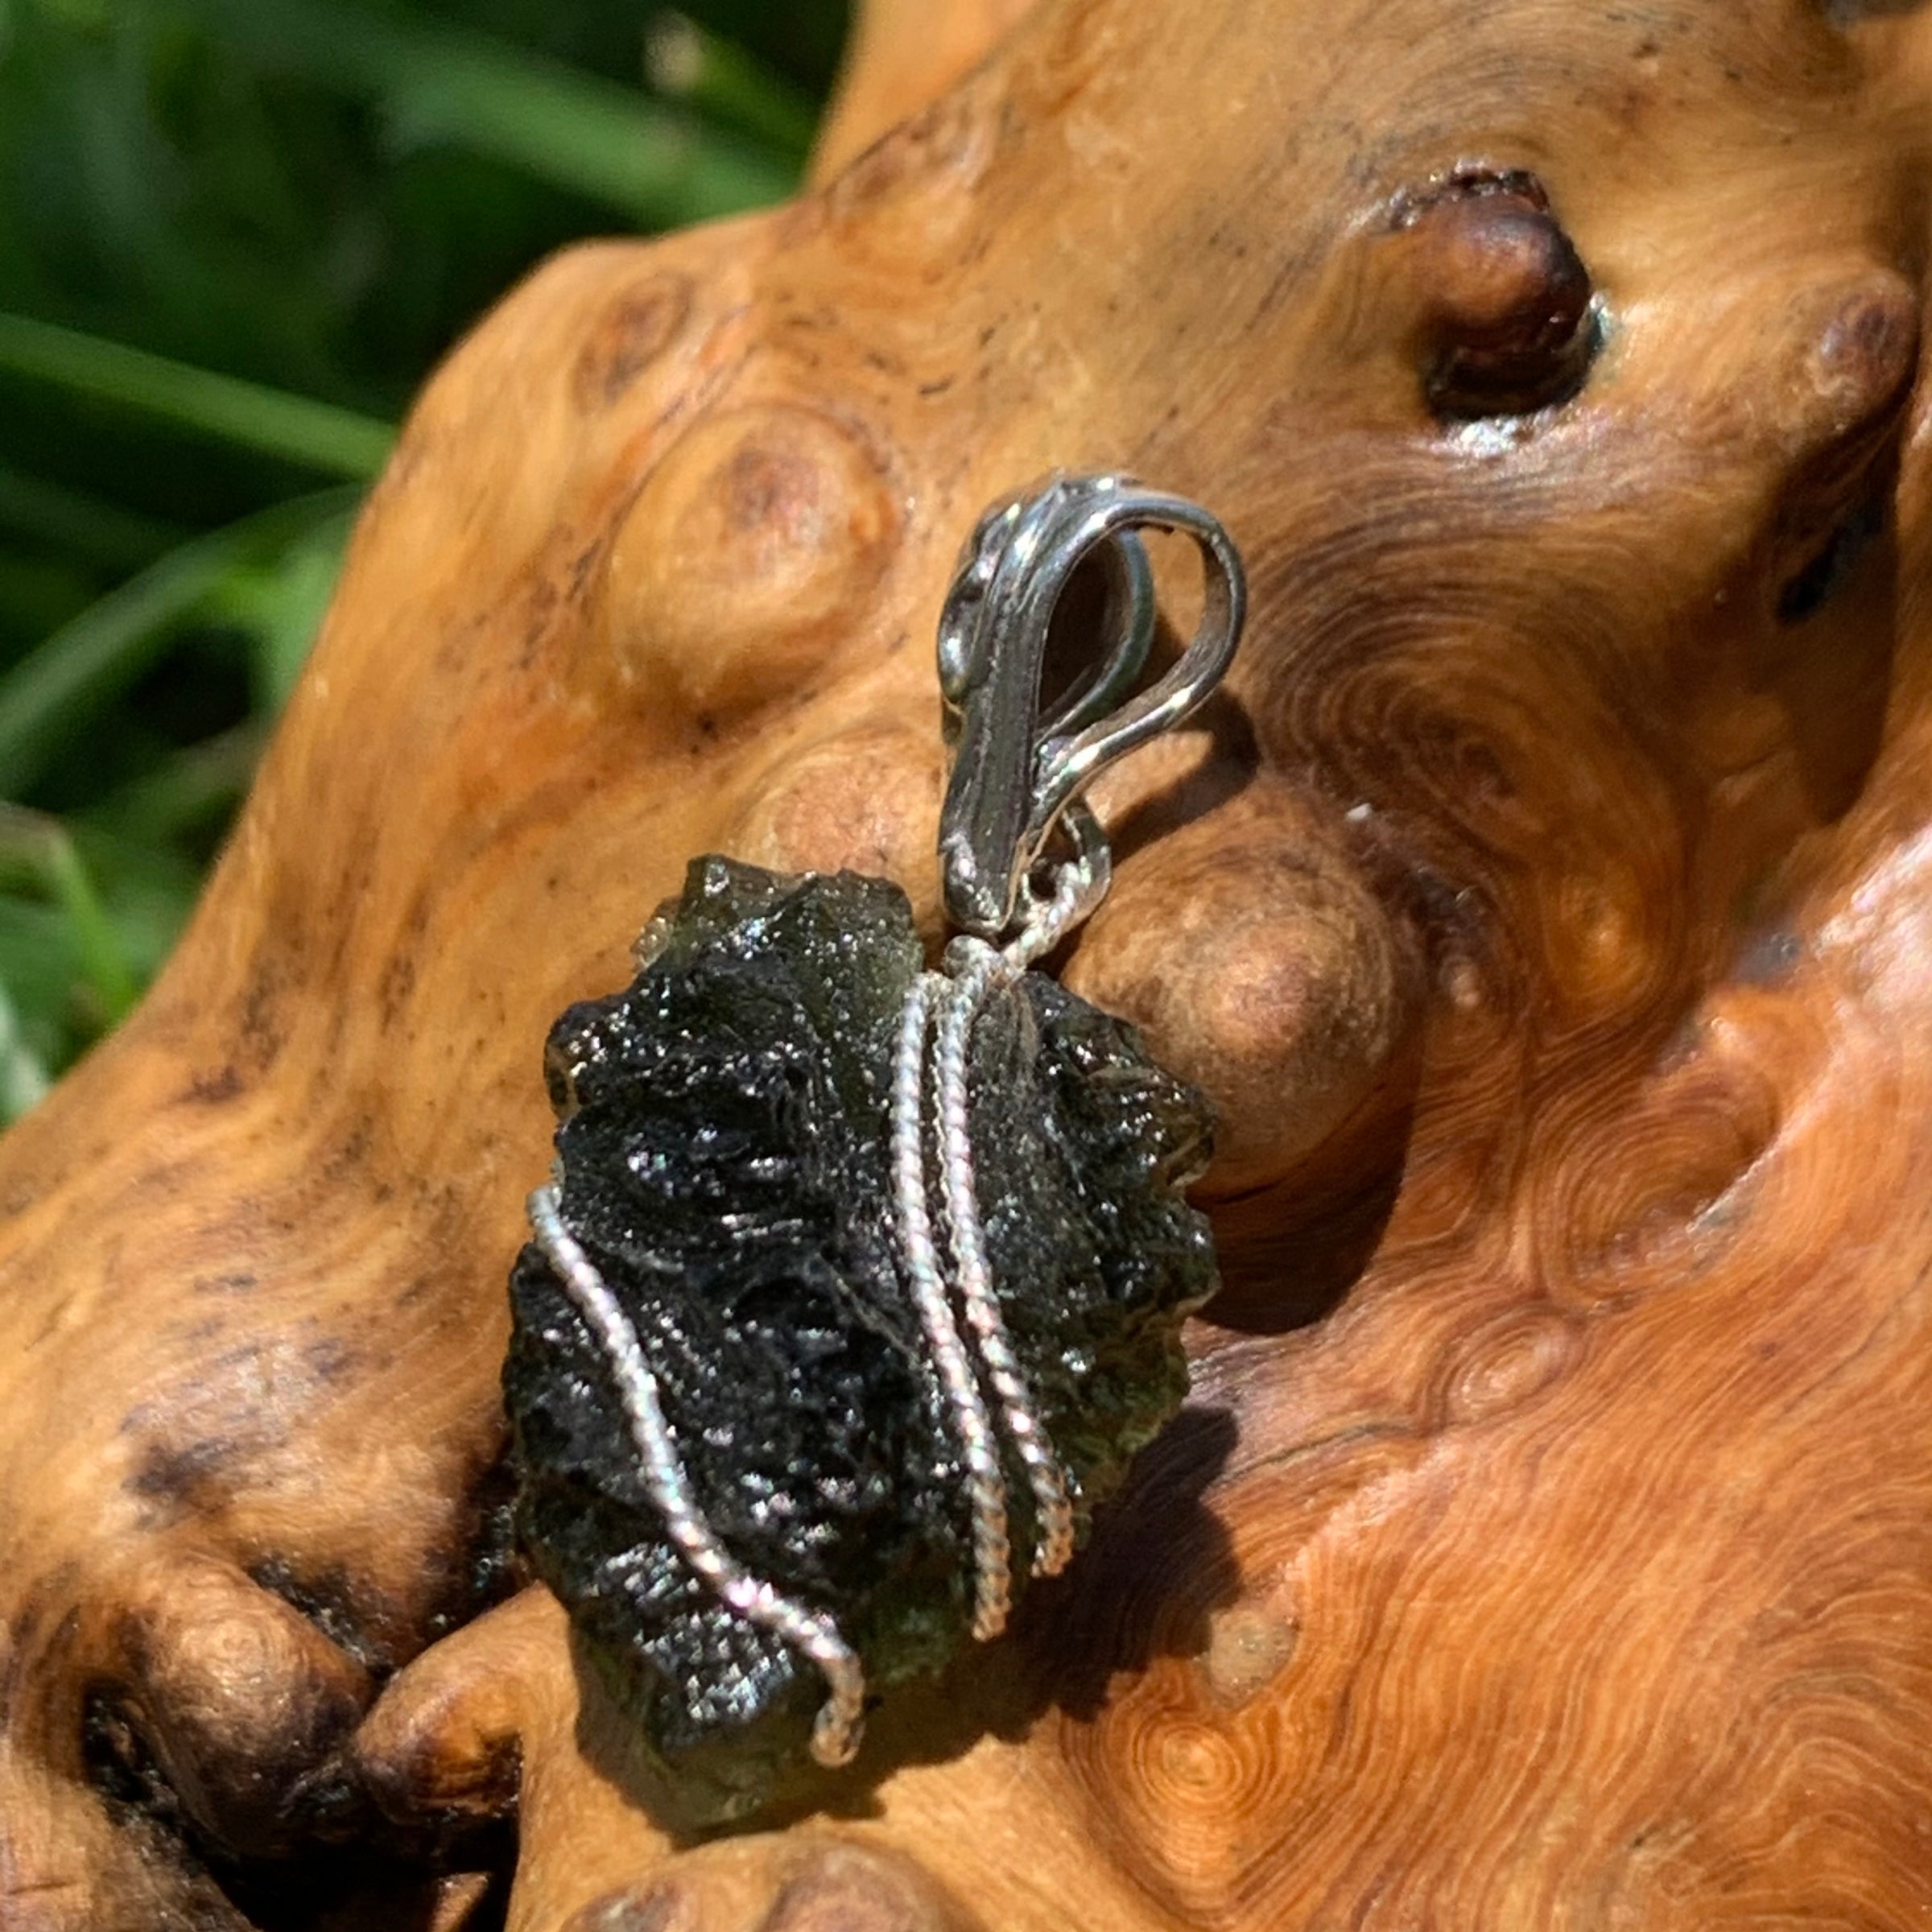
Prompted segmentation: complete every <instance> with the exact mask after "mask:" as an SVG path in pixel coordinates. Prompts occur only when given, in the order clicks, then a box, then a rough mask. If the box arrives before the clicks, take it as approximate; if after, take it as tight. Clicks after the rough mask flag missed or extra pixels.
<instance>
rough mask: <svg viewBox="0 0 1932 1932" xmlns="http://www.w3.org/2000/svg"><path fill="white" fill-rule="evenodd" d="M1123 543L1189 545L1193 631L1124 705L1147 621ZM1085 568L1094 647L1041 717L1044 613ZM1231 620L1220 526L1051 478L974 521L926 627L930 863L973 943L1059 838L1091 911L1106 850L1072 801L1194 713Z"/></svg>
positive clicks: (1187, 510)
mask: <svg viewBox="0 0 1932 1932" xmlns="http://www.w3.org/2000/svg"><path fill="white" fill-rule="evenodd" d="M1136 530H1177V531H1179V532H1181V533H1183V534H1184V535H1187V536H1190V537H1191V538H1193V539H1194V541H1195V543H1196V545H1197V546H1198V547H1199V550H1200V552H1201V560H1202V567H1203V580H1204V597H1203V609H1202V613H1201V621H1200V627H1199V630H1196V631H1195V634H1194V638H1193V640H1192V642H1191V643H1190V644H1189V645H1188V646H1187V650H1185V651H1184V652H1183V654H1182V655H1181V658H1180V660H1179V663H1176V664H1175V665H1174V667H1173V668H1172V669H1171V670H1170V671H1168V673H1167V674H1166V676H1165V677H1163V678H1162V679H1159V680H1158V682H1157V683H1154V685H1152V686H1151V687H1149V688H1148V689H1147V690H1146V691H1141V692H1138V693H1137V694H1135V695H1132V696H1129V695H1127V694H1129V693H1130V692H1132V691H1133V685H1134V683H1135V681H1136V680H1137V679H1138V678H1139V676H1140V674H1141V671H1143V670H1144V669H1145V668H1146V663H1147V656H1148V652H1149V650H1150V648H1151V646H1152V644H1153V642H1154V625H1155V620H1156V614H1157V612H1156V604H1155V598H1154V576H1153V572H1152V570H1151V568H1150V566H1149V564H1148V561H1147V553H1146V550H1145V548H1144V547H1142V545H1141V541H1140V539H1139V538H1138V537H1137V536H1136V535H1134V534H1133V533H1134V532H1135V531H1136ZM1089 556H1097V557H1098V558H1099V559H1100V562H1101V564H1102V566H1103V567H1104V569H1105V572H1106V573H1107V584H1106V590H1107V596H1106V604H1105V609H1104V614H1103V616H1102V618H1101V621H1100V648H1099V650H1097V652H1096V655H1095V657H1094V659H1093V661H1092V666H1091V667H1090V668H1089V669H1088V671H1086V672H1085V673H1084V674H1083V675H1081V676H1080V677H1078V678H1076V679H1075V680H1074V682H1073V684H1072V685H1071V687H1070V688H1069V690H1068V691H1067V693H1066V694H1065V696H1063V697H1061V698H1060V699H1059V700H1058V701H1057V702H1056V703H1055V706H1054V708H1053V709H1052V711H1051V712H1050V713H1048V714H1047V716H1044V717H1042V716H1041V715H1040V712H1041V691H1040V683H1041V675H1042V671H1043V669H1044V667H1045V663H1046V657H1047V638H1048V635H1049V632H1050V628H1051V624H1052V621H1053V615H1054V612H1055V609H1056V608H1057V607H1058V605H1059V601H1060V599H1061V597H1062V596H1063V594H1064V593H1065V592H1066V589H1067V584H1068V583H1069V582H1070V581H1071V579H1072V576H1073V573H1074V572H1075V569H1076V568H1078V567H1079V566H1080V564H1081V563H1082V562H1083V561H1084V560H1085V559H1087V558H1088V557H1089ZM1246 607H1247V585H1246V580H1245V577H1244V576H1243V574H1242V570H1241V557H1240V555H1239V554H1238V553H1237V552H1236V550H1235V547H1234V545H1233V543H1232V542H1231V541H1230V539H1229V538H1228V533H1227V532H1226V530H1224V529H1223V528H1222V527H1221V526H1220V522H1218V521H1216V518H1213V517H1212V516H1211V515H1209V514H1208V512H1207V511H1206V510H1203V509H1202V508H1201V507H1200V506H1199V504H1196V503H1191V502H1188V501H1187V498H1186V497H1175V496H1169V495H1166V494H1165V493H1162V492H1161V491H1158V490H1151V489H1143V488H1142V487H1141V485H1139V484H1137V483H1136V482H1134V481H1133V480H1132V479H1131V478H1129V477H1113V476H1100V477H1061V476H1055V477H1050V478H1048V479H1047V481H1046V482H1045V483H1043V484H1042V485H1038V486H1037V487H1036V488H1035V489H1033V490H1031V491H1029V492H1026V493H1022V494H1021V495H1019V496H1018V497H1012V498H1010V499H1009V500H1008V501H1007V502H1004V503H1001V504H997V505H995V506H993V509H991V510H989V511H988V512H987V513H986V514H985V516H984V517H982V518H980V522H979V524H978V526H977V527H976V529H975V530H974V531H973V533H972V537H971V538H970V539H968V543H967V545H966V547H965V550H964V553H963V554H962V555H961V558H960V568H959V572H958V574H957V575H956V576H955V578H954V580H953V583H952V589H951V591H950V592H948V593H947V599H946V604H945V608H944V609H943V611H942V613H941V614H940V618H939V688H940V691H941V694H942V696H943V698H944V700H945V708H946V742H947V750H948V754H949V758H950V766H951V770H950V776H949V778H948V780H947V788H946V799H945V803H944V805H943V807H942V808H941V811H940V816H939V864H940V869H941V874H942V877H943V881H944V887H945V898H946V910H947V916H948V917H949V918H950V919H952V923H953V924H954V925H955V926H956V927H959V928H960V930H961V931H964V932H968V933H972V934H975V935H978V936H979V937H980V938H982V939H993V940H997V939H1001V938H1002V937H1004V936H1005V935H1008V934H1009V932H1010V931H1012V929H1013V925H1014V923H1015V919H1016V915H1018V914H1021V913H1022V898H1023V896H1024V890H1025V889H1026V882H1027V880H1028V877H1029V875H1030V873H1032V872H1033V870H1034V868H1035V867H1036V866H1037V865H1038V864H1039V863H1040V861H1041V860H1042V857H1044V856H1045V855H1046V852H1047V847H1048V845H1049V844H1050V843H1051V841H1052V840H1053V838H1054V835H1055V832H1056V831H1059V830H1064V832H1066V833H1067V835H1068V836H1069V837H1070V839H1071V843H1072V844H1073V846H1074V848H1075V850H1074V855H1073V856H1074V860H1075V864H1077V865H1079V866H1080V869H1081V870H1082V873H1083V874H1084V876H1085V877H1087V878H1088V881H1090V882H1092V886H1091V890H1090V892H1089V894H1088V904H1089V905H1091V904H1092V903H1094V902H1097V900H1098V898H1099V896H1100V891H1101V890H1104V883H1105V879H1106V876H1107V869H1108V858H1107V851H1106V840H1105V837H1104V834H1103V833H1102V832H1101V831H1100V826H1099V824H1098V823H1097V822H1096V820H1095V819H1093V816H1092V814H1091V813H1090V812H1088V811H1085V810H1084V807H1081V805H1080V803H1079V801H1080V794H1081V793H1082V792H1083V791H1084V790H1085V789H1086V787H1087V786H1088V784H1089V783H1091V782H1092V780H1093V778H1094V777H1095V776H1096V774H1098V773H1099V772H1100V771H1102V770H1104V769H1105V768H1106V767H1107V766H1108V765H1111V764H1112V763H1113V761H1114V760H1115V759H1116V758H1121V757H1122V756H1124V755H1125V753H1128V752H1129V751H1131V750H1133V749H1134V748H1135V746H1137V745H1141V744H1144V743H1146V741H1147V740H1149V739H1150V738H1152V737H1157V736H1158V735H1159V733H1162V732H1164V731H1169V730H1171V729H1173V728H1174V726H1176V725H1179V724H1180V723H1182V722H1183V720H1185V719H1187V717H1189V716H1191V715H1192V714H1193V713H1194V712H1195V711H1196V710H1198V709H1199V707H1200V705H1201V704H1203V702H1204V701H1205V700H1206V699H1207V698H1208V695H1209V694H1210V693H1211V692H1212V691H1213V689H1214V687H1215V686H1216V684H1218V683H1220V679H1221V675H1222V673H1223V672H1224V671H1226V670H1227V668H1228V661H1229V659H1230V658H1232V656H1233V655H1234V647H1235V645H1236V642H1237V641H1238V640H1239V638H1240V637H1241V623H1242V620H1243V617H1244V616H1245V612H1246ZM1117 701H1119V702H1118V708H1117V709H1113V710H1111V711H1110V710H1109V709H1108V707H1109V706H1111V705H1114V704H1116V703H1117ZM1070 808H1071V810H1070Z"/></svg>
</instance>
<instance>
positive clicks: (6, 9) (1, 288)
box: [0, 0, 845, 1120]
mask: <svg viewBox="0 0 1932 1932" xmlns="http://www.w3.org/2000/svg"><path fill="white" fill-rule="evenodd" d="M844 27H845V19H844V0H687V6H686V7H685V9H684V10H683V11H680V12H677V13H672V12H671V11H669V10H656V11H654V10H653V9H652V8H651V7H650V6H648V5H646V6H641V7H640V6H632V5H630V4H618V3H617V0H433V3H432V0H0V1120H10V1119H12V1118H14V1117H16V1116H17V1115H18V1114H19V1113H21V1112H23V1110H24V1109H25V1108H27V1107H29V1106H31V1105H32V1104H34V1102H35V1100H37V1099H38V1098H39V1096H40V1095H41V1094H42V1093H43V1092H45V1090H46V1088H47V1086H48V1084H50V1083H51V1082H52V1080H55V1079H56V1078H57V1077H58V1076H59V1075H60V1072H61V1071H62V1070H63V1069H64V1067H66V1066H68V1064H69V1063H71V1062H72V1059H74V1058H75V1056H76V1055H77V1054H79V1053H81V1052H82V1051H85V1049H86V1047H88V1046H89V1044H90V1043H92V1042H93V1041H94V1040H96V1039H97V1038H99V1037H100V1036H101V1034H103V1033H104V1032H105V1031H106V1030H108V1029H109V1028H110V1027H112V1026H114V1024H115V1023H116V1022H118V1021H119V1020H120V1019H121V1018H123V1017H124V1016H125V1015H126V1013H127V1012H128V1011H129V1010H130V1008H131V1007H132V1005H134V1003H135V1001H137V1000H138V997H139V996H140V993H141V991H142V988H143V987H144V986H145V985H146V984H147V981H148V980H149V979H150V978H151V976H152V975H153V974H154V972H155V971H156V969H157V968H159V965H160V964H161V962H162V961H163V960H164V959H165V958H166V956H167V950H168V948H169V947H170V945H171V943H172V942H173V940H174V939H175V935H177V933H178V932H179V931H180V927H181V926H182V923H184V920H185V919H186V917H187V914H188V910H189V908H190V906H192V902H193V900H194V898H195V895H196V892H197V891H198V890H200V882H201V880H202V878H203V877H204V874H205V872H206V869H207V867H208V864H209V863H210V862H211V861H212V860H213V857H214V856H215V854H216V852H217V850H218V848H219V846H220V843H221V838H222V836H224V833H225V830H226V828H227V826H228V824H229V821H230V819H231V818H232V815H233V811H234V810H235V808H236V806H237V803H239V801H240V799H241V798H242V795H244V793H245V792H246V789H247V786H248V783H249V781H250V776H251V774H252V773H253V770H254V764H255V761H256V759H257V758H258V756H259V754H260V752H261V749H262V746H263V745H264V744H265V743H266V740H267V737H268V736H269V734H270V732H271V730H272V729H273V726H274V722H275V716H276V715H277V713H278V712H279V710H280V708H281V707H282V705H283V703H284V702H285V700H287V695H288V692H289V691H290V689H291V687H292V685H293V683H294V682H295V679H296V678H297V676H299V673H300V670H301V666H302V663H303V658H304V657H305V655H306V654H307V652H308V647H309V645H310V643H311V642H312V638H313V637H314V634H315V631H316V625H317V624H318V623H319V621H320V617H321V614H322V612H323V610H324V607H325V606H326V605H327V602H328V596H329V592H330V589H331V587H332V584H333V582H334V579H335V575H336V570H337V568H339V566H340V563H341V555H342V550H343V546H344V543H345V541H346V538H347V534H348V530H349V525H350V522H351V521H352V519H353V515H354V512H355V508H356V506H357V502H359V500H360V496H361V491H362V489H364V488H365V487H366V485H367V483H368V481H369V479H370V478H371V477H373V476H374V474H375V473H376V472H377V471H378V469H380V467H381V465H382V461H383V460H384V457H385V456H386V453H387V452H388V450H389V448H390V444H391V442H392V440H393V437H394V423H395V422H396V420H397V419H398V416H399V415H400V412H401V411H402V409H403V407H404V405H405V404H406V403H407V399H408V398H409V396H410V395H411V393H412V392H413V391H414V390H415V388H416V387H417V386H418V385H419V383H420V382H421V381H422V379H423V377H424V376H425V375H426V374H427V372H428V370H429V369H430V368H431V366H432V365H434V363H435V361H436V359H437V358H438V357H439V356H440V354H441V353H443V352H444V349H447V348H448V345H450V343H451V342H452V341H454V339H455V338H456V336H458V335H459V334H460V332H462V330H463V329H464V328H465V327H466V326H467V325H468V324H469V323H470V322H471V321H472V320H473V319H474V318H475V316H477V314H478V313H480V312H481V310H483V309H484V308H486V307H487V306H488V305H489V303H490V302H491V301H492V300H493V299H495V298H496V296H497V295H499V294H500V293H501V292H502V291H503V290H504V289H505V288H506V287H508V286H509V285H510V283H512V282H513V281H514V280H515V279H517V278H518V276H520V275H522V274H523V273H524V272H525V270H526V269H527V268H528V267H529V266H530V265H531V264H532V263H533V262H535V261H537V260H539V258H541V257H543V255H544V254H547V253H549V252H550V251H551V250H552V249H554V248H555V247H557V246H560V245H561V244H563V243H564V242H568V241H570V240H572V239H573V238H575V237H579V236H581V235H584V234H591V233H610V232H613V231H628V232H649V231H650V230H652V229H659V228H667V227H672V226H677V225H682V224H684V223H686V222H689V221H701V220H705V219H708V218H709V217H713V216H717V215H722V214H727V213H733V212H736V211H737V210H739V209H741V208H747V207H751V206H754V205H757V204H760V203H762V202H765V201H768V200H773V199H774V198H776V197H778V196H781V195H782V194H784V193H786V192H788V190H789V189H790V188H791V185H792V184H794V183H795V180H796V179H797V177H798V174H799V169H800V167H802V165H803V160H804V158H805V155H806V151H807V147H808V146H809V143H810V141H811V134H812V130H813V127H814V125H815V119H816V116H817V114H818V112H819V108H820V105H821V104H822V102H823V100H824V93H825V90H826V89H827V87H828V84H829V81H830V79H831V76H832V70H833V67H834V64H835V62H836V56H837V53H838V50H839V47H840V41H841V39H842V37H843V35H844Z"/></svg>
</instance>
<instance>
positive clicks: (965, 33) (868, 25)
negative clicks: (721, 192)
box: [811, 0, 1034, 185]
mask: <svg viewBox="0 0 1932 1932" xmlns="http://www.w3.org/2000/svg"><path fill="white" fill-rule="evenodd" d="M1033 5H1034V0H939V3H937V4H935V0H859V4H858V5H857V7H855V8H854V10H853V13H852V32H851V38H850V40H849V41H848V44H847V47H846V52H845V63H844V68H843V70H842V71H841V72H840V76H839V84H838V87H837V89H836V92H835V93H834V94H833V97H832V104H831V105H830V107H829V108H828V109H827V110H826V114H825V120H824V125H823V126H821V127H820V128H819V138H818V141H817V143H816V145H815V148H814V150H813V153H812V159H811V180H812V182H813V184H815V185H816V184H820V183H823V182H826V181H829V180H831V179H832V176H833V175H836V173H837V172H838V171H839V170H840V168H842V167H844V166H845V164H846V163H848V162H849V161H851V160H852V159H854V158H855V157H856V156H857V155H861V154H863V153H864V152H865V150H866V149H867V148H869V147H871V146H872V144H873V142H875V141H877V139H878V138H880V136H881V135H882V134H885V133H886V132H887V130H890V129H891V128H893V127H894V126H897V125H898V122H902V121H903V120H905V119H906V118H908V117H909V116H910V115H912V114H916V113H918V112H919V109H922V108H924V107H927V106H929V105H931V103H932V102H933V101H936V100H938V99H939V96H940V95H941V94H943V93H945V91H946V90H947V88H949V87H951V86H952V85H954V84H955V83H956V82H957V81H960V80H961V79H963V78H964V76H965V75H966V73H967V72H968V71H969V70H970V69H971V68H972V67H973V66H974V65H976V64H977V63H978V62H979V61H980V60H983V59H985V56H986V54H987V52H989V49H990V48H992V47H993V46H994V45H995V44H996V43H997V42H998V41H999V40H1000V39H1001V37H1002V36H1003V35H1005V34H1006V33H1008V32H1009V31H1011V29H1012V28H1013V27H1014V25H1015V24H1016V23H1018V21H1019V19H1021V17H1022V15H1023V14H1026V12H1028V11H1029V10H1030V8H1031V7H1032V6H1033Z"/></svg>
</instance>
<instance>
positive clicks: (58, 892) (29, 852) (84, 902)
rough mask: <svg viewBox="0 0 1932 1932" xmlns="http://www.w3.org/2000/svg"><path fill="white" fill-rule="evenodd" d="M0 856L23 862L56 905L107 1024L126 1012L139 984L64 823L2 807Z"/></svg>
mask: <svg viewBox="0 0 1932 1932" xmlns="http://www.w3.org/2000/svg"><path fill="white" fill-rule="evenodd" d="M0 859H12V860H14V861H16V862H17V863H20V864H23V865H25V866H26V867H27V869H29V871H30V872H31V873H32V874H33V875H34V876H35V878H36V880H37V882H38V883H39V886H40V887H41V889H42V890H43V891H44V892H45V893H46V894H47V897H48V898H50V899H52V901H53V902H54V904H55V905H56V906H58V907H59V909H60V913H61V914H62V916H63V918H64V919H65V920H66V923H67V929H68V933H69V934H70V935H72V939H73V943H74V950H75V952H76V956H77V958H78V960H79V963H80V968H81V977H82V979H83V980H84V981H85V984H86V985H87V987H88V989H89V991H90V992H92V993H93V996H94V1001H95V1003H96V1004H97V1006H98V1007H99V1009H100V1011H101V1016H102V1018H104V1019H105V1021H106V1022H107V1023H108V1024H109V1026H112V1025H114V1023H115V1022H118V1021H119V1020H121V1019H122V1018H126V1015H127V1014H128V1013H130V1011H132V1009H133V1008H134V1001H136V1000H137V999H138V998H139V997H140V991H141V989H140V988H139V986H138V985H137V984H136V983H135V980H134V969H133V968H131V967H130V965H129V964H128V962H127V959H126V956H125V955H124V954H123V953H122V950H121V942H120V939H118V936H117V935H116V934H115V931H114V925H113V923H112V922H111V921H110V920H109V918H108V916H107V909H106V908H105V906H103V905H102V904H101V895H100V894H99V893H98V892H97V891H96V890H95V889H94V881H93V876H92V874H91V873H89V870H88V869H87V866H86V865H85V862H84V861H82V859H81V854H80V853H79V852H77V851H76V850H75V848H74V842H73V840H72V839H71V838H69V837H68V832H67V828H66V827H65V826H64V825H63V824H61V823H60V820H59V819H55V818H50V817H48V816H47V815H46V814H45V813H44V812H38V811H26V810H24V809H23V808H22V807H19V806H17V805H10V806H5V807H0Z"/></svg>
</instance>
